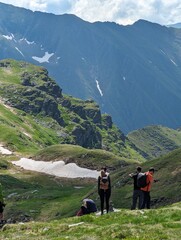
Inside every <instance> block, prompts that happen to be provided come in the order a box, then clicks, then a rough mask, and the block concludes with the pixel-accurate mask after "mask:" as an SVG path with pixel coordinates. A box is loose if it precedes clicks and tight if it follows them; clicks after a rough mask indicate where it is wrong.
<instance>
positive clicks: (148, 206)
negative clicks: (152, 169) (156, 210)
mask: <svg viewBox="0 0 181 240" xmlns="http://www.w3.org/2000/svg"><path fill="white" fill-rule="evenodd" d="M150 202H151V197H150V192H148V193H147V203H146V207H147V209H150Z"/></svg>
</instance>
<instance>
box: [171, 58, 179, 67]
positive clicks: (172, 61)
mask: <svg viewBox="0 0 181 240" xmlns="http://www.w3.org/2000/svg"><path fill="white" fill-rule="evenodd" d="M170 61H171V62H172V63H173V64H174V65H175V66H178V65H177V64H176V62H174V61H173V59H171V58H170Z"/></svg>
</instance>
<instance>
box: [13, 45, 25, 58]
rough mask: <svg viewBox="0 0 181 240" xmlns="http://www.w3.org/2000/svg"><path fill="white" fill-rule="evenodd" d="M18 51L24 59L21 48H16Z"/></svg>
mask: <svg viewBox="0 0 181 240" xmlns="http://www.w3.org/2000/svg"><path fill="white" fill-rule="evenodd" d="M15 48H16V50H17V51H18V52H19V53H20V54H21V55H22V56H23V57H24V54H23V53H22V52H21V51H20V50H19V48H17V47H15Z"/></svg>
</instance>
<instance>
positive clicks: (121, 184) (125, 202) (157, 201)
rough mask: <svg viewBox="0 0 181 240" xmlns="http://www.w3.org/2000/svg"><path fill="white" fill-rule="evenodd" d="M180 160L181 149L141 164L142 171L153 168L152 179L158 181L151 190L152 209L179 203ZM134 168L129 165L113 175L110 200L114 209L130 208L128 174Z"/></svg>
mask: <svg viewBox="0 0 181 240" xmlns="http://www.w3.org/2000/svg"><path fill="white" fill-rule="evenodd" d="M180 159H181V149H178V150H174V151H173V152H171V153H169V154H167V155H165V156H162V157H160V158H157V159H154V160H150V161H147V162H145V163H143V164H142V169H143V171H147V170H148V169H149V168H150V167H152V166H153V167H154V168H155V169H156V172H155V175H154V177H155V179H159V182H157V183H154V184H153V187H152V190H151V196H152V207H159V206H163V205H167V204H171V203H174V202H178V201H181V195H180V192H181V184H180V179H181V167H180ZM135 168H136V165H135V166H133V165H130V166H127V167H126V168H123V169H122V170H119V171H117V173H115V174H114V175H113V179H114V190H113V194H112V199H113V203H114V205H115V206H116V207H125V208H130V206H131V201H132V188H133V183H132V179H130V178H129V176H128V174H129V173H131V172H134V171H135Z"/></svg>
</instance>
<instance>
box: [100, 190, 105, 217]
mask: <svg viewBox="0 0 181 240" xmlns="http://www.w3.org/2000/svg"><path fill="white" fill-rule="evenodd" d="M99 196H100V201H101V214H103V212H104V190H100V192H99Z"/></svg>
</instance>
